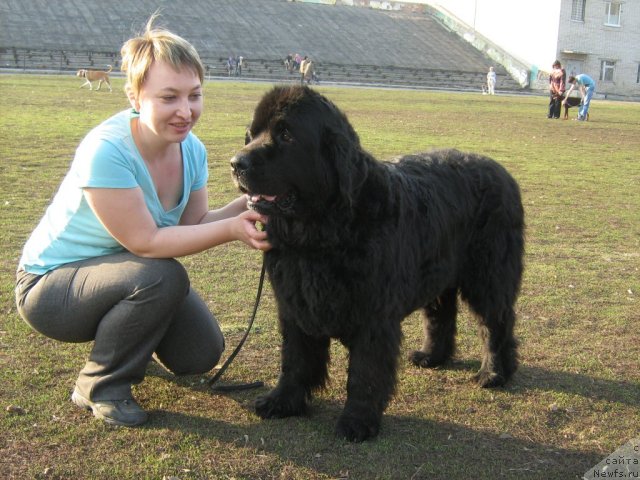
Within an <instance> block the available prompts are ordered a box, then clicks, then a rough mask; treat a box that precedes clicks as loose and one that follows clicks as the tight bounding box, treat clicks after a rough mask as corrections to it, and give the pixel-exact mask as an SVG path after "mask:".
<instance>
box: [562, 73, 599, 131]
mask: <svg viewBox="0 0 640 480" xmlns="http://www.w3.org/2000/svg"><path fill="white" fill-rule="evenodd" d="M569 83H570V84H571V87H569V90H568V91H567V94H566V95H565V97H564V98H565V99H564V100H563V101H562V104H563V105H564V104H566V103H567V98H569V95H571V92H572V91H573V90H574V89H575V88H576V86H577V87H578V91H579V92H580V95H581V96H582V103H581V104H580V108H579V110H578V120H580V121H584V120H586V119H587V113H589V106H590V105H591V98H592V97H593V94H594V93H595V91H596V82H595V81H594V80H593V78H591V77H590V76H589V75H587V74H585V73H581V74H580V75H576V76H573V75H572V76H570V77H569Z"/></svg>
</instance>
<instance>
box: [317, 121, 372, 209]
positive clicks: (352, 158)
mask: <svg viewBox="0 0 640 480" xmlns="http://www.w3.org/2000/svg"><path fill="white" fill-rule="evenodd" d="M351 133H352V132H345V131H337V130H336V129H333V128H331V127H327V128H325V129H324V132H323V135H322V156H323V157H324V158H325V160H327V162H328V163H329V166H330V168H329V169H326V170H325V171H326V175H332V176H333V177H334V178H333V179H331V178H327V179H326V180H325V181H326V182H327V185H331V186H332V187H333V186H335V188H336V193H337V194H338V196H339V203H341V204H343V205H345V206H346V207H349V208H351V207H353V205H354V202H355V199H356V195H357V192H358V189H359V187H360V186H361V185H362V183H363V182H364V180H365V178H366V175H367V167H366V162H365V161H364V156H363V152H362V151H361V149H360V145H359V143H358V140H357V137H356V139H355V141H354V138H352V135H351Z"/></svg>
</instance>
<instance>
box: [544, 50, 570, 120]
mask: <svg viewBox="0 0 640 480" xmlns="http://www.w3.org/2000/svg"><path fill="white" fill-rule="evenodd" d="M566 80H567V74H566V72H565V71H564V68H562V64H561V63H560V61H559V60H556V61H555V62H553V65H552V66H551V73H550V74H549V113H548V114H547V118H560V110H561V109H562V101H563V99H564V91H565V82H566Z"/></svg>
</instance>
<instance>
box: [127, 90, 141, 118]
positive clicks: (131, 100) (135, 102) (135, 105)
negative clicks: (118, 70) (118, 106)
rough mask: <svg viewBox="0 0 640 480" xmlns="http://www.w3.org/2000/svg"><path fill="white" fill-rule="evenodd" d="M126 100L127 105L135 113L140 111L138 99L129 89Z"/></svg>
mask: <svg viewBox="0 0 640 480" xmlns="http://www.w3.org/2000/svg"><path fill="white" fill-rule="evenodd" d="M127 98H128V99H129V103H130V104H131V107H132V108H133V109H134V110H135V111H136V112H139V111H140V102H138V97H137V96H136V94H135V93H134V92H133V90H132V89H131V88H130V87H127Z"/></svg>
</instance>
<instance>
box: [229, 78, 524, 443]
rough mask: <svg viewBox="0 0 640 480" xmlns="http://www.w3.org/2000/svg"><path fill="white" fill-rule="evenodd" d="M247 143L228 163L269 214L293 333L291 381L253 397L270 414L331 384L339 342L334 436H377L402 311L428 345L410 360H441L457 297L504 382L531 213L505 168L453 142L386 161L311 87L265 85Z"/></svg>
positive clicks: (449, 349) (280, 294)
mask: <svg viewBox="0 0 640 480" xmlns="http://www.w3.org/2000/svg"><path fill="white" fill-rule="evenodd" d="M246 140H247V144H246V145H245V147H244V148H243V149H242V150H240V151H239V152H238V154H237V155H236V156H235V157H234V158H233V159H232V160H231V166H232V172H233V176H234V179H235V181H236V183H237V185H238V187H239V188H240V190H241V191H242V192H245V193H246V194H247V196H248V198H249V203H250V207H251V208H253V209H255V210H257V211H259V212H261V213H263V214H265V215H268V216H269V223H268V225H267V226H266V229H267V232H268V234H269V238H270V240H271V242H272V245H273V249H272V250H271V251H269V252H268V253H266V256H265V261H266V267H267V272H268V274H269V279H270V281H271V285H272V287H273V290H274V293H275V298H276V300H277V305H278V315H279V321H280V331H281V334H282V339H283V345H282V371H281V374H280V378H279V380H278V384H277V385H276V387H275V388H274V389H273V390H272V391H271V392H269V393H268V394H267V395H265V396H262V397H260V398H259V399H258V400H257V403H256V412H257V414H258V415H259V416H260V417H262V418H282V417H287V416H291V415H300V414H302V413H303V412H304V411H305V409H306V406H307V402H308V401H309V400H310V398H311V394H312V391H313V390H314V389H317V388H320V387H323V386H324V384H325V381H326V380H327V365H328V362H329V343H330V339H331V338H336V339H339V340H340V341H341V342H342V343H343V344H344V345H345V346H346V347H347V348H348V350H349V371H348V375H349V377H348V382H347V400H346V404H345V407H344V410H343V412H342V414H341V416H340V418H339V420H338V424H337V427H336V434H337V435H338V436H339V437H342V438H346V439H348V440H352V441H362V440H365V439H367V438H369V437H373V436H375V435H376V434H377V433H378V431H379V428H380V421H381V418H382V414H383V412H384V410H385V408H386V406H387V404H388V402H389V400H390V398H391V396H392V394H393V392H394V388H395V384H396V370H397V362H398V355H399V350H400V343H401V337H402V332H401V322H402V320H403V319H404V318H405V317H407V316H408V315H409V314H411V313H412V312H414V311H415V310H418V309H421V310H422V311H423V313H424V332H425V340H424V344H423V345H422V348H420V350H416V351H415V352H413V354H412V355H411V360H412V362H413V363H414V364H416V365H418V366H420V367H435V366H438V365H442V364H443V363H445V362H446V361H447V360H449V359H450V358H451V356H452V354H453V353H454V349H455V334H456V313H457V306H456V304H457V296H458V294H460V296H461V298H462V299H464V300H465V301H466V302H467V303H468V304H469V305H470V306H471V308H472V309H473V311H474V312H475V313H476V314H477V316H478V318H479V324H480V328H479V329H480V337H481V339H482V342H483V347H484V348H483V353H482V365H481V367H480V370H479V372H478V373H477V374H476V376H475V379H476V381H477V382H478V384H479V385H480V386H482V387H496V386H500V385H503V384H504V383H505V382H506V381H507V380H509V378H510V377H511V376H512V375H513V373H514V371H515V370H516V368H517V363H518V362H517V351H516V349H517V342H516V339H515V338H514V334H513V329H514V323H515V314H514V302H515V300H516V297H517V294H518V290H519V286H520V278H521V276H522V270H523V258H522V257H523V248H524V213H523V208H522V203H521V200H520V192H519V188H518V185H517V183H516V182H515V181H514V179H513V178H512V177H511V176H510V175H509V173H507V171H506V170H505V169H504V168H503V167H502V166H500V165H499V164H497V163H496V162H495V161H493V160H491V159H489V158H486V157H482V156H479V155H474V154H469V153H461V152H459V151H457V150H439V151H433V152H429V153H421V154H416V155H407V156H404V157H402V158H400V159H398V160H396V161H393V162H379V161H377V160H376V159H374V158H373V157H372V156H371V155H370V154H368V153H367V152H366V151H365V150H363V148H362V146H361V145H360V141H359V139H358V135H357V134H356V132H355V131H354V129H353V128H352V126H351V125H350V124H349V122H348V120H347V118H346V116H345V115H344V114H343V113H342V112H341V111H340V110H339V109H338V108H337V107H336V106H335V105H334V104H333V103H332V102H331V101H329V100H328V99H327V98H325V97H323V96H322V95H320V94H319V93H317V92H315V91H314V90H312V89H309V88H308V87H275V88H274V89H272V90H271V91H270V92H268V93H267V94H265V96H264V97H263V98H262V100H261V101H260V103H259V104H258V106H257V107H256V110H255V113H254V117H253V121H252V123H251V126H250V128H249V131H248V133H247V139H246Z"/></svg>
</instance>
